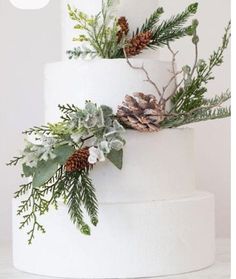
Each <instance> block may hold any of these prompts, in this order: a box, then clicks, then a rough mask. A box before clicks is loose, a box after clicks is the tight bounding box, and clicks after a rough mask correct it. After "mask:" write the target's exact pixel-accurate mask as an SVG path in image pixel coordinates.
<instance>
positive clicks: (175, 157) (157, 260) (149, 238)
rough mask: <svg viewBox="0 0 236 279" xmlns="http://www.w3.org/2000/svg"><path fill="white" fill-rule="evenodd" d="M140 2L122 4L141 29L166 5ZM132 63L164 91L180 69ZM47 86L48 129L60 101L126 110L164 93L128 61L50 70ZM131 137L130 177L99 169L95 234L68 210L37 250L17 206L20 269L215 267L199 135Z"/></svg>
mask: <svg viewBox="0 0 236 279" xmlns="http://www.w3.org/2000/svg"><path fill="white" fill-rule="evenodd" d="M66 2H67V1H64V0H63V1H62V4H63V7H62V11H63V13H62V14H63V16H62V27H63V45H64V47H65V48H66V49H68V48H71V43H69V42H71V37H72V36H73V33H72V31H71V30H72V28H71V25H70V22H69V21H68V17H67V15H66V14H65V10H66V7H65V5H66ZM69 2H73V4H74V5H76V6H78V7H80V8H81V9H83V10H85V11H87V12H91V13H95V12H97V11H98V10H99V9H100V5H101V0H94V1H91V3H88V2H89V1H88V0H78V1H69ZM144 2H145V9H144ZM136 3H137V1H136V0H121V3H120V9H119V10H118V15H126V16H127V17H128V18H129V20H130V22H131V26H139V25H140V24H141V23H142V22H143V21H144V19H145V18H146V17H147V16H148V15H149V14H150V13H151V12H152V11H153V9H154V8H155V7H156V6H157V5H158V1H157V0H148V1H141V2H140V3H138V5H136ZM131 7H132V9H131ZM133 7H135V9H137V11H136V13H135V17H134V14H133ZM137 15H138V16H137ZM64 50H65V49H64ZM131 61H132V63H133V64H134V65H139V66H140V65H142V64H143V65H144V66H145V68H146V69H147V70H148V72H149V73H150V75H151V77H152V79H153V80H154V81H155V82H157V83H158V84H159V85H160V86H164V85H165V84H166V82H167V81H168V80H169V79H170V71H169V70H170V67H171V65H170V63H168V62H161V61H158V60H157V58H156V56H152V57H151V58H150V53H147V54H146V55H145V54H143V56H142V58H138V59H132V60H131ZM45 79H46V80H45V121H46V122H48V121H54V120H58V111H57V105H58V104H63V103H74V104H76V105H80V104H81V105H82V106H83V104H84V101H85V100H92V101H95V102H97V103H98V104H106V105H109V106H111V107H112V108H113V109H114V110H116V109H117V106H118V105H119V104H121V102H122V100H123V99H124V96H125V95H126V94H132V93H133V92H145V93H155V92H153V88H152V87H151V86H150V84H148V83H147V82H145V81H144V79H145V76H144V75H143V73H142V72H141V71H135V70H134V69H131V68H130V66H129V65H128V64H127V62H126V60H125V59H112V60H108V59H94V60H91V61H83V60H78V61H75V62H71V61H70V62H64V61H63V62H58V63H53V64H50V65H47V66H46V72H45ZM170 90H171V88H170ZM126 139H127V144H126V146H125V152H124V166H123V169H122V170H117V169H115V168H114V167H113V166H112V165H110V164H109V163H105V164H100V165H99V164H98V165H97V166H96V167H95V168H94V170H93V171H92V177H93V179H94V182H95V185H96V191H97V197H98V201H99V224H98V227H97V228H94V229H93V230H92V235H91V236H84V235H81V234H80V233H79V231H78V230H77V229H76V228H75V227H74V225H73V224H72V223H71V222H70V220H69V218H68V215H67V207H66V206H65V205H63V204H62V205H61V207H60V208H59V210H58V211H51V212H49V213H48V214H47V215H46V216H43V217H42V222H43V223H44V224H45V226H46V227H47V234H45V235H44V236H43V237H41V238H37V239H35V241H34V243H33V244H32V245H31V246H27V244H26V242H27V236H26V235H25V233H24V232H21V231H20V230H19V229H18V218H17V217H15V209H16V206H17V202H15V201H14V211H13V212H14V214H13V255H14V265H15V267H16V268H18V269H20V270H23V271H27V272H32V273H36V274H41V275H49V276H50V275H51V276H57V277H67V278H128V277H151V276H159V275H169V274H177V273H184V272H190V271H193V270H198V269H201V268H204V267H207V266H209V265H211V264H212V263H213V261H214V197H213V195H211V194H209V193H203V192H198V191H196V189H195V180H194V165H193V162H194V158H193V131H192V130H191V129H170V130H164V131H161V132H159V133H152V134H142V133H139V132H136V131H130V132H127V134H126Z"/></svg>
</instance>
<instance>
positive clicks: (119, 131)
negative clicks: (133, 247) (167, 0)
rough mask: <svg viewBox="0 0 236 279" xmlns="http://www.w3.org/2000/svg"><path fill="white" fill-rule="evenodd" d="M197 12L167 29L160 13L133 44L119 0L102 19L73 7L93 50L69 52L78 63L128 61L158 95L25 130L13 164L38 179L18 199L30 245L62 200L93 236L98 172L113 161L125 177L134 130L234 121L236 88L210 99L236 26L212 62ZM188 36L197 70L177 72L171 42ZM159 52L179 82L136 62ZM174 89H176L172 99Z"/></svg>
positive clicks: (90, 106) (88, 108) (70, 111)
mask: <svg viewBox="0 0 236 279" xmlns="http://www.w3.org/2000/svg"><path fill="white" fill-rule="evenodd" d="M197 7H198V4H197V3H194V4H192V5H190V6H189V7H187V9H186V10H185V11H184V12H182V13H181V14H178V15H177V16H173V17H171V19H169V20H166V21H163V22H162V23H159V19H160V15H161V14H162V13H163V9H162V8H158V9H157V10H156V11H154V13H153V14H152V15H151V16H150V18H148V19H147V20H146V22H145V23H144V24H143V26H142V27H141V28H140V29H137V32H136V33H135V34H133V36H132V37H131V38H130V37H128V34H129V24H128V20H127V19H126V18H125V17H119V18H116V17H115V16H113V15H112V9H113V8H114V7H113V1H111V0H108V1H106V2H103V6H102V11H101V13H99V14H97V15H96V16H94V17H89V16H88V15H86V14H85V13H83V12H81V11H78V10H77V9H72V8H71V7H70V6H68V9H69V14H70V17H71V19H72V20H74V21H76V22H77V25H76V26H75V29H77V30H83V31H86V32H85V34H80V35H79V37H78V38H76V40H77V41H78V42H79V43H80V42H88V43H89V45H90V47H84V48H82V47H78V48H77V49H75V50H73V51H68V54H69V56H70V58H72V57H74V58H78V57H86V56H87V55H89V56H90V57H95V56H99V57H102V58H125V59H126V62H127V66H129V67H130V68H131V69H132V70H133V71H142V72H143V73H144V74H145V76H146V82H148V83H149V84H150V85H151V86H152V87H153V88H154V89H155V92H156V95H153V94H148V93H147V92H138V93H137V92H136V93H134V94H133V95H126V97H125V100H124V101H123V103H122V104H117V105H118V110H117V112H113V109H112V108H110V107H109V106H107V105H106V104H104V105H101V106H99V105H97V104H95V103H93V100H89V101H87V102H86V103H85V108H84V109H81V108H80V107H77V104H76V105H75V104H72V105H69V104H67V105H59V109H60V111H61V112H62V116H61V121H60V122H58V123H48V124H47V125H43V126H41V127H34V128H32V129H30V130H28V131H25V132H24V134H25V135H27V136H28V138H27V140H26V145H25V149H24V150H23V152H22V154H21V156H19V157H14V158H13V160H12V161H11V162H10V163H9V165H16V164H18V163H21V164H22V172H23V174H22V176H23V177H25V178H29V179H30V182H28V183H26V184H23V185H21V186H20V189H19V191H17V192H16V193H15V197H16V198H21V204H20V206H19V208H18V211H17V214H18V215H21V216H22V218H23V220H22V222H21V224H20V228H25V227H26V226H27V225H31V228H30V230H29V231H28V235H29V240H28V242H29V244H31V243H32V241H33V239H34V237H35V232H36V231H41V232H42V233H45V232H46V230H45V228H44V226H43V225H42V224H40V223H39V221H38V217H39V216H40V215H43V214H45V213H47V212H48V211H49V210H50V208H51V207H54V208H56V209H57V208H58V201H61V200H63V201H64V203H65V204H66V205H67V206H68V213H69V215H70V218H71V220H72V222H73V223H74V224H75V225H76V226H77V227H78V228H79V230H80V231H81V232H82V233H83V234H85V235H90V233H91V229H90V226H89V224H88V222H87V221H85V220H86V218H85V214H87V215H88V216H89V218H90V222H91V224H92V225H94V226H97V224H98V200H97V197H96V191H95V188H96V187H95V186H96V185H95V186H94V185H93V181H92V179H91V177H90V174H91V173H92V172H93V168H96V165H97V164H98V163H99V162H100V163H102V162H104V161H107V160H108V161H110V162H111V163H113V164H114V166H115V167H117V168H118V169H119V171H122V166H123V148H124V146H125V144H126V141H125V138H124V134H125V132H126V130H128V129H134V130H137V131H140V132H159V131H160V130H162V129H168V128H174V127H180V126H182V125H186V124H189V123H194V122H199V121H205V120H211V119H217V118H224V117H228V116H230V113H231V112H230V107H222V104H224V103H225V102H226V101H228V100H229V99H230V92H229V91H228V90H227V91H226V92H225V93H222V94H221V95H219V96H216V97H214V98H213V99H207V98H206V96H205V95H206V93H207V88H206V84H207V83H208V82H209V81H210V80H212V79H213V78H214V76H213V74H212V70H213V68H214V67H216V66H220V65H221V64H222V63H223V54H224V50H225V49H226V48H227V47H228V44H229V40H230V23H229V24H228V26H227V27H226V29H225V34H224V36H223V39H222V44H221V45H220V47H219V48H218V49H217V50H216V51H214V52H213V54H212V55H211V56H210V59H209V61H205V60H202V59H199V57H198V44H199V37H198V34H197V27H198V24H199V23H198V21H197V20H196V19H194V20H193V21H192V23H191V25H188V26H185V25H184V24H185V23H186V21H187V19H188V18H189V17H190V16H192V15H193V14H195V13H196V11H197ZM186 35H188V36H190V37H191V39H192V43H193V45H194V48H195V57H194V63H193V66H189V65H185V66H183V67H182V69H181V70H176V65H175V60H176V55H177V54H178V52H175V51H174V50H173V49H172V48H171V46H170V43H171V42H172V41H174V40H176V39H179V38H181V37H183V36H186ZM159 46H166V47H167V48H168V49H169V51H170V52H171V54H172V72H171V78H170V80H169V81H168V82H167V84H166V85H165V86H162V87H159V85H158V84H157V83H156V82H154V81H153V80H152V79H151V77H150V75H149V72H148V71H147V69H146V68H145V66H144V65H141V66H135V65H133V63H132V62H131V60H130V57H131V56H134V55H138V54H139V53H141V52H142V50H143V49H145V48H156V47H159ZM172 83H174V86H173V90H172V92H171V94H169V96H166V91H167V89H168V88H169V87H170V85H171V84H172ZM130 93H131V94H132V93H133V92H130ZM111 94H112V92H111ZM79 105H81V104H79ZM124 156H125V154H124ZM94 183H95V184H96V181H94Z"/></svg>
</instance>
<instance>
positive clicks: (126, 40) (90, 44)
mask: <svg viewBox="0 0 236 279" xmlns="http://www.w3.org/2000/svg"><path fill="white" fill-rule="evenodd" d="M118 4H119V1H114V0H106V1H102V10H101V12H99V13H98V14H96V15H94V16H90V15H87V14H86V13H84V12H82V11H80V10H78V9H77V8H72V7H71V6H70V5H69V4H68V11H69V15H70V18H71V20H73V21H74V22H75V23H76V25H75V26H74V29H75V30H77V31H79V35H78V36H76V37H75V38H74V41H75V42H78V44H79V45H81V46H78V47H76V48H74V49H73V50H68V51H67V54H68V55H69V58H70V59H72V58H79V57H83V58H85V57H87V56H89V57H95V56H99V57H102V58H124V51H123V49H124V48H125V50H126V54H127V56H129V57H131V56H135V55H138V54H140V53H141V52H142V51H143V50H144V49H145V48H152V49H156V48H158V47H162V46H166V45H167V43H168V42H172V41H174V40H176V39H179V38H182V37H184V36H187V35H189V33H191V29H192V25H189V26H185V24H186V22H187V20H188V19H189V18H190V17H191V16H193V15H194V14H195V13H196V12H197V8H198V3H193V4H191V5H189V6H188V7H187V8H186V10H184V11H183V12H182V13H179V14H177V15H175V16H173V17H171V18H170V19H168V20H164V21H162V22H159V21H160V17H161V15H162V14H163V13H164V10H163V8H162V7H158V8H157V9H156V10H155V11H154V12H153V13H152V14H151V15H150V17H149V18H147V19H146V21H145V22H144V23H143V25H142V26H141V27H139V26H137V29H136V32H134V33H133V34H131V35H129V23H128V22H129V20H128V19H126V18H125V17H123V16H122V17H120V18H116V17H115V16H114V13H113V12H114V10H115V9H116V6H117V5H118ZM84 42H87V45H86V44H83V43H84Z"/></svg>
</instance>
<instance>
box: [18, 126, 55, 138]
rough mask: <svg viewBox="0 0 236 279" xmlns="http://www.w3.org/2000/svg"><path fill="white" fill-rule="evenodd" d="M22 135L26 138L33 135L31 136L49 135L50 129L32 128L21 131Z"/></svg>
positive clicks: (44, 127) (43, 127)
mask: <svg viewBox="0 0 236 279" xmlns="http://www.w3.org/2000/svg"><path fill="white" fill-rule="evenodd" d="M22 133H23V134H24V135H28V136H30V135H33V134H44V135H49V134H50V133H51V129H50V127H49V126H48V125H42V126H34V127H33V128H30V129H29V130H26V131H23V132H22Z"/></svg>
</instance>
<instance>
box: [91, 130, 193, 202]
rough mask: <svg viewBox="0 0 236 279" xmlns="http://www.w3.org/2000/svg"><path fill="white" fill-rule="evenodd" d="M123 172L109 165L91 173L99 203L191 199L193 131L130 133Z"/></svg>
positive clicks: (103, 165) (127, 135) (127, 139)
mask: <svg viewBox="0 0 236 279" xmlns="http://www.w3.org/2000/svg"><path fill="white" fill-rule="evenodd" d="M125 138H126V141H127V144H126V146H125V148H124V163H123V168H122V170H118V169H117V168H114V166H113V165H112V164H111V163H110V162H106V163H99V164H98V165H97V166H95V167H94V169H93V171H92V172H91V177H92V178H93V181H94V184H95V185H96V192H97V197H98V200H99V201H100V202H108V203H109V202H146V201H153V200H163V199H174V198H181V197H186V196H190V195H191V194H192V193H193V192H194V190H195V177H194V166H193V161H194V157H193V131H192V130H191V129H168V130H163V131H161V132H159V133H151V134H147V133H140V132H136V131H127V133H126V134H125Z"/></svg>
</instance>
